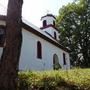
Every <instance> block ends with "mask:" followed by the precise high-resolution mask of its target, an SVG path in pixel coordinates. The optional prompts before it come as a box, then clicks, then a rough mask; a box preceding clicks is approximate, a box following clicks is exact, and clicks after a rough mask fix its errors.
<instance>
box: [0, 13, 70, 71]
mask: <svg viewBox="0 0 90 90" xmlns="http://www.w3.org/2000/svg"><path fill="white" fill-rule="evenodd" d="M5 19H6V17H5V16H0V57H1V55H2V51H3V47H4V46H5V45H6V44H4V39H3V38H5V37H4V32H5V31H4V29H5V26H6V20H5ZM41 21H42V27H41V28H38V27H36V26H34V25H32V24H31V23H29V22H28V21H26V20H24V19H22V36H23V42H22V48H21V55H20V63H19V70H53V69H54V70H55V69H60V68H62V69H70V56H69V52H70V51H69V50H68V49H67V48H65V47H63V45H61V44H60V43H59V31H58V29H57V28H56V27H55V17H54V16H53V15H52V14H47V15H45V16H43V17H42V18H41Z"/></svg>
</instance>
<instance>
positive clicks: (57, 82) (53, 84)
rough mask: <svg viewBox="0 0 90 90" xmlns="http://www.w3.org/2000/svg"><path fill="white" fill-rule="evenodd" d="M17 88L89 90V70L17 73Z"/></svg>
mask: <svg viewBox="0 0 90 90" xmlns="http://www.w3.org/2000/svg"><path fill="white" fill-rule="evenodd" d="M19 87H20V88H21V87H24V88H27V87H28V88H30V89H31V90H32V89H33V88H34V89H35V88H36V89H35V90H59V89H60V88H68V89H69V90H90V69H73V70H68V71H66V70H59V71H43V72H30V71H26V72H19ZM58 88H59V89H58ZM20 90H21V89H20ZM23 90H24V89H23ZM61 90H66V89H61Z"/></svg>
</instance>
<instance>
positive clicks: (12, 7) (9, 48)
mask: <svg viewBox="0 0 90 90" xmlns="http://www.w3.org/2000/svg"><path fill="white" fill-rule="evenodd" d="M22 3H23V0H9V3H8V10H7V21H6V41H5V43H6V46H5V48H4V49H3V54H2V57H1V61H0V90H17V81H18V66H19V56H20V51H21V43H22V33H21V12H22Z"/></svg>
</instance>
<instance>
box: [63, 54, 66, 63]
mask: <svg viewBox="0 0 90 90" xmlns="http://www.w3.org/2000/svg"><path fill="white" fill-rule="evenodd" d="M63 64H64V65H66V54H65V53H63Z"/></svg>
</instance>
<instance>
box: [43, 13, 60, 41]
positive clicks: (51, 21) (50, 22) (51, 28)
mask: <svg viewBox="0 0 90 90" xmlns="http://www.w3.org/2000/svg"><path fill="white" fill-rule="evenodd" d="M55 20H56V18H55V16H54V15H52V14H47V15H45V16H43V17H41V21H42V27H41V29H42V30H43V31H44V32H46V33H47V34H48V35H50V36H51V37H52V38H54V39H55V40H59V33H58V30H57V28H56V27H55Z"/></svg>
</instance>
